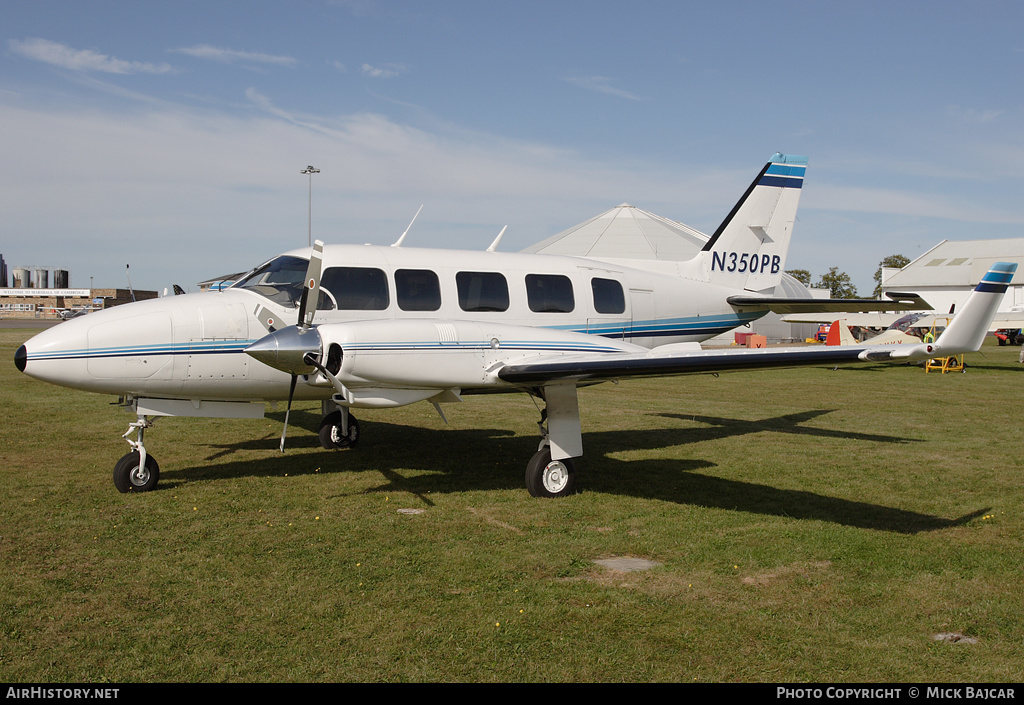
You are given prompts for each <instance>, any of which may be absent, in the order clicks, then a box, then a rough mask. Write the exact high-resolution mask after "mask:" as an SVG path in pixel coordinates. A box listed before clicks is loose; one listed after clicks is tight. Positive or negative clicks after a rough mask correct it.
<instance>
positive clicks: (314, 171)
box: [299, 166, 320, 247]
mask: <svg viewBox="0 0 1024 705" xmlns="http://www.w3.org/2000/svg"><path fill="white" fill-rule="evenodd" d="M299 173H300V174H309V232H308V233H307V234H306V239H307V242H306V244H307V245H309V246H310V247H312V246H313V174H319V173H320V170H319V169H317V168H316V167H315V166H307V167H306V168H305V169H303V170H302V171H300V172H299Z"/></svg>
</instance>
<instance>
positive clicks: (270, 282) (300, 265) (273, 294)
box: [232, 255, 309, 308]
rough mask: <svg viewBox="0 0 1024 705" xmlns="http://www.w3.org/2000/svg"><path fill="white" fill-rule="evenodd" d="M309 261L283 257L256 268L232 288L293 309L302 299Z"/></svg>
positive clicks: (287, 256)
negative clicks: (263, 297) (251, 292)
mask: <svg viewBox="0 0 1024 705" xmlns="http://www.w3.org/2000/svg"><path fill="white" fill-rule="evenodd" d="M308 268H309V260H305V259H302V258H301V257H291V256H289V255H284V256H281V257H275V258H274V259H272V260H270V261H269V262H267V263H266V264H264V265H262V266H260V267H257V268H256V269H255V270H253V271H252V273H251V274H248V275H247V276H246V277H244V278H243V279H241V280H239V281H238V282H237V283H235V285H234V286H233V287H232V288H234V289H248V290H249V291H253V292H255V293H257V294H259V295H261V296H265V297H267V298H268V299H270V300H271V301H273V302H274V303H276V304H279V305H281V306H286V307H289V308H295V307H297V306H298V305H299V299H300V298H302V286H303V284H304V282H305V279H306V269H308Z"/></svg>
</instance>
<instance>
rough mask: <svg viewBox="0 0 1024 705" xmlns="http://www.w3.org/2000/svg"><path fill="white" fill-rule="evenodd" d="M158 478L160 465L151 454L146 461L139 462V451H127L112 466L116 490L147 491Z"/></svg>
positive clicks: (153, 485)
mask: <svg viewBox="0 0 1024 705" xmlns="http://www.w3.org/2000/svg"><path fill="white" fill-rule="evenodd" d="M159 480H160V466H159V465H158V464H157V462H156V459H155V458H153V456H152V455H146V463H145V465H142V464H141V463H140V462H139V451H137V450H133V451H132V452H130V453H128V454H127V455H125V456H124V457H122V458H121V459H120V460H118V461H117V464H116V465H115V466H114V487H116V488H117V491H118V492H149V491H150V490H152V489H154V488H156V483H157V482H158V481H159Z"/></svg>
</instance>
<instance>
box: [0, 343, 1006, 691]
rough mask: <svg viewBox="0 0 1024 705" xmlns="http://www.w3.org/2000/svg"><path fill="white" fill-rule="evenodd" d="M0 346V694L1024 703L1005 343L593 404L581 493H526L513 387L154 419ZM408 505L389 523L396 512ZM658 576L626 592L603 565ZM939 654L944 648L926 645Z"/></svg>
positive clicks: (632, 577)
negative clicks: (129, 463)
mask: <svg viewBox="0 0 1024 705" xmlns="http://www.w3.org/2000/svg"><path fill="white" fill-rule="evenodd" d="M31 333H32V332H31V331H23V330H0V358H2V360H3V361H2V362H0V395H2V403H3V407H2V408H3V410H4V414H5V416H6V418H5V419H4V423H3V426H2V428H3V431H2V436H0V441H2V442H0V461H2V463H0V470H2V472H0V517H2V523H0V556H2V558H3V568H4V570H3V571H2V574H0V681H7V682H38V681H42V682H154V681H189V682H210V681H227V682H241V681H244V682H252V681H256V682H269V681H275V682H276V681H483V682H492V681H606V682H620V681H682V682H693V681H697V682H720V681H785V682H792V681H830V682H850V681H900V682H909V681H918V682H932V681H940V682H968V683H970V682H1014V681H1020V679H1021V674H1022V672H1024V651H1022V648H1021V645H1022V644H1024V609H1022V607H1024V598H1022V585H1024V560H1022V558H1024V546H1022V543H1024V541H1022V537H1024V516H1022V511H1021V507H1022V505H1024V489H1022V483H1021V476H1022V472H1021V471H1022V468H1024V462H1022V459H1021V458H1022V449H1024V443H1022V436H1024V429H1022V422H1021V418H1022V415H1021V412H1020V405H1021V404H1020V389H1021V383H1022V382H1024V365H1019V364H1018V363H1017V362H1016V360H1017V353H1018V350H1017V349H1016V348H999V347H996V346H994V345H992V346H988V345H987V346H986V347H985V348H984V351H983V353H981V354H974V355H969V356H968V358H967V361H968V364H969V369H968V371H967V373H966V374H949V375H939V374H934V373H932V374H927V375H926V374H925V373H924V372H923V371H922V369H921V368H918V367H875V366H872V367H859V368H845V369H839V370H833V369H831V368H806V369H799V370H783V371H766V372H751V373H739V374H735V375H722V376H721V377H718V378H715V377H711V376H694V377H682V378H675V379H668V380H665V379H661V380H642V381H631V382H624V383H622V384H621V385H613V384H604V385H600V386H597V387H593V388H588V389H585V390H582V391H581V393H580V406H581V412H582V415H583V430H584V434H583V438H584V445H585V449H586V450H585V452H586V455H585V456H584V458H583V460H582V461H581V463H580V466H579V470H578V472H579V475H578V478H577V479H578V482H577V485H578V487H579V488H580V490H581V492H580V494H578V495H575V496H573V497H569V498H565V499H561V500H538V499H533V498H531V497H530V496H529V495H528V494H527V492H526V490H525V489H524V480H523V477H524V469H525V465H526V462H527V460H528V459H529V457H530V455H531V454H532V453H533V451H534V450H535V449H536V444H537V435H536V420H537V417H538V413H537V411H536V409H535V407H534V405H533V403H532V402H531V401H530V400H529V398H527V397H525V396H518V395H501V396H489V397H475V398H469V399H467V401H466V403H463V404H461V405H450V406H448V407H446V412H447V414H448V418H449V422H450V423H449V425H447V426H445V425H444V424H443V422H442V421H441V420H440V419H439V418H438V417H437V415H436V414H435V413H434V411H433V409H432V408H431V407H430V406H429V405H426V404H418V405H414V406H411V407H406V408H402V409H396V410H390V411H380V412H370V411H363V412H361V413H358V416H359V418H360V422H361V427H362V439H361V441H360V444H359V447H358V448H356V449H353V450H350V451H343V452H326V451H323V450H322V449H321V448H320V446H319V443H318V441H317V438H316V435H315V432H316V428H317V425H318V423H319V405H316V406H315V408H314V405H305V406H301V407H300V408H299V410H298V413H296V412H293V414H292V431H291V437H290V440H289V444H288V445H289V449H288V452H287V453H286V454H284V455H282V454H281V453H279V452H278V451H277V443H278V437H279V434H280V430H281V420H282V417H283V413H280V412H271V413H269V414H268V418H266V419H262V420H257V421H253V420H247V421H238V420H219V419H208V420H203V419H161V420H160V421H159V422H158V423H157V424H156V426H155V427H154V428H153V429H151V430H150V431H149V432H148V433H147V436H146V440H147V448H149V450H150V452H151V453H152V454H153V455H154V456H155V457H156V458H157V459H158V460H159V462H160V466H161V484H160V487H159V488H158V490H157V491H155V492H151V493H146V494H137V495H121V494H118V493H117V492H116V491H115V490H114V487H113V484H112V482H111V474H112V470H113V465H114V462H115V461H116V460H117V459H118V458H119V457H120V456H121V455H122V454H124V453H125V452H127V450H128V446H127V444H126V443H125V442H124V441H123V440H121V438H120V436H121V434H122V433H124V432H125V430H126V429H127V426H128V422H129V421H131V420H132V418H131V417H130V416H128V415H127V414H125V413H123V412H122V411H121V410H119V409H117V408H116V407H113V406H110V405H109V404H110V402H111V401H113V399H111V398H108V397H102V396H97V395H94V394H88V393H84V392H75V391H71V390H64V389H60V388H57V387H52V386H49V385H46V384H43V383H41V382H37V381H34V380H32V379H30V378H28V377H26V376H25V375H22V374H20V373H18V372H17V371H16V370H15V368H14V365H13V364H12V362H11V361H12V359H13V355H14V351H15V349H16V347H17V346H18V345H20V344H21V342H23V341H24V340H25V339H26V338H28V337H29V336H30V335H31ZM410 509H416V510H423V511H422V512H421V513H415V514H414V513H404V512H402V511H401V510H410ZM614 556H634V557H639V558H644V559H647V560H651V561H655V562H657V563H658V565H656V566H655V567H653V568H651V569H649V570H646V571H642V572H629V573H627V572H615V571H612V570H609V569H607V568H604V567H602V566H599V565H597V564H595V563H594V561H595V560H596V559H601V558H608V557H614ZM943 634H955V635H959V636H958V637H952V639H959V640H958V641H951V640H950V639H937V638H936V637H937V636H938V635H943Z"/></svg>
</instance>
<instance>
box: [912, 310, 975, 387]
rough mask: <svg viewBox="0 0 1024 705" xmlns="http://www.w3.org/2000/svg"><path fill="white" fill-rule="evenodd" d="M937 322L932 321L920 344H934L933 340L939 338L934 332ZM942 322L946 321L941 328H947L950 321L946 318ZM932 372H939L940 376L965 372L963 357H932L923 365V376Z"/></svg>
mask: <svg viewBox="0 0 1024 705" xmlns="http://www.w3.org/2000/svg"><path fill="white" fill-rule="evenodd" d="M938 320H939V319H935V320H934V321H932V327H931V329H930V330H929V331H928V332H927V333H925V335H924V338H922V342H925V343H934V342H935V339H936V338H938V337H939V333H936V332H935V326H936V323H938ZM944 320H945V321H946V325H945V326H943V328H945V327H947V326H949V321H950V319H948V318H947V319H944ZM940 332H941V331H940ZM932 370H939V371H941V372H942V374H946V373H947V372H965V371H966V370H965V369H964V356H963V355H954V356H952V357H933V358H932V359H930V360H928V361H927V362H926V363H924V372H925V374H928V373H929V372H931V371H932Z"/></svg>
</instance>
